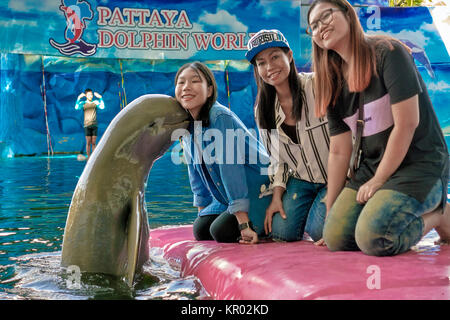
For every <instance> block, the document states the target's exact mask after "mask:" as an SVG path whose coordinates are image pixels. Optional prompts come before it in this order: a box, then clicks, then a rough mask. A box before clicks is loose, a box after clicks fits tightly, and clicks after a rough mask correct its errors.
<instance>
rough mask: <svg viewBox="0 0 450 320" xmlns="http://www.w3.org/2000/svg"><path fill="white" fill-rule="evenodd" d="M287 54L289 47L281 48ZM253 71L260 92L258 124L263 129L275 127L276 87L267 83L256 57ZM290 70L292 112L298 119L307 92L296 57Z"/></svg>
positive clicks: (256, 103)
mask: <svg viewBox="0 0 450 320" xmlns="http://www.w3.org/2000/svg"><path fill="white" fill-rule="evenodd" d="M280 49H281V50H283V52H284V53H285V54H288V52H289V50H290V49H289V48H280ZM252 64H253V72H254V75H255V80H256V84H257V86H258V93H257V95H256V101H255V108H256V107H258V119H259V123H258V126H259V127H260V128H261V129H266V130H270V129H275V108H274V104H275V96H276V90H275V87H274V86H272V85H270V84H267V83H265V82H264V80H263V79H262V78H261V76H260V75H259V73H258V67H257V66H256V62H255V59H253V61H252ZM290 69H291V70H290V71H289V76H288V79H289V89H290V90H291V95H292V114H293V116H294V118H295V120H296V121H299V120H300V119H301V115H302V108H303V104H304V103H305V101H306V100H305V93H304V90H303V88H302V86H301V83H300V79H299V77H298V71H297V67H296V66H295V62H294V59H292V61H291V63H290Z"/></svg>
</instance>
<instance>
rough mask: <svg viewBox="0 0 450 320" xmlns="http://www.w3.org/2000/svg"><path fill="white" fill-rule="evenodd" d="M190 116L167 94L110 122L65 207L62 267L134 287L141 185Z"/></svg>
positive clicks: (141, 226) (139, 256) (142, 252)
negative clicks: (174, 133) (106, 275)
mask: <svg viewBox="0 0 450 320" xmlns="http://www.w3.org/2000/svg"><path fill="white" fill-rule="evenodd" d="M188 119H189V118H188V113H187V112H186V111H185V109H183V108H182V107H181V106H180V105H179V104H178V102H177V101H176V100H175V99H174V98H172V97H169V96H166V95H157V94H149V95H144V96H141V97H139V98H137V99H136V100H134V101H132V102H131V103H130V104H128V105H127V106H126V107H125V108H124V109H122V110H121V111H120V112H119V113H118V114H117V115H116V116H115V118H114V119H113V120H112V121H111V123H110V124H109V126H108V128H107V129H106V131H105V133H104V134H103V137H102V139H101V140H100V142H99V144H98V145H97V147H96V148H95V150H94V152H93V153H92V155H91V157H90V158H89V159H88V161H87V163H86V166H85V168H84V170H83V173H82V174H81V176H80V178H79V180H78V184H77V186H76V187H75V191H74V194H73V196H72V202H71V204H70V207H69V213H68V216H67V221H66V227H65V230H64V238H63V245H62V256H61V266H62V267H66V268H68V267H71V266H76V267H78V268H79V270H80V271H81V272H89V273H104V274H109V275H114V276H118V277H120V278H121V279H125V281H126V282H127V283H128V285H129V286H130V287H131V286H132V285H133V281H134V277H135V274H136V273H138V272H139V271H140V270H141V268H142V266H143V264H144V263H145V262H146V261H147V260H148V259H149V247H148V240H149V226H148V218H147V211H146V208H145V199H144V194H145V186H146V183H147V179H148V176H149V173H150V170H151V168H152V165H153V163H154V162H155V161H156V160H157V159H158V158H160V157H161V156H162V155H163V154H164V152H165V151H167V149H168V148H169V147H170V146H171V145H172V143H173V141H174V140H176V139H174V140H173V139H172V132H173V131H175V130H176V129H186V128H187V126H188V123H189V121H188Z"/></svg>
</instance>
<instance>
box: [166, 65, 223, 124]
mask: <svg viewBox="0 0 450 320" xmlns="http://www.w3.org/2000/svg"><path fill="white" fill-rule="evenodd" d="M187 68H191V69H193V70H195V72H197V74H199V72H200V73H201V74H202V75H203V76H204V77H205V79H206V82H207V84H208V86H212V94H211V96H210V97H208V99H207V100H206V102H205V104H204V105H203V107H202V109H201V110H200V113H199V115H198V117H199V119H198V120H200V121H201V122H202V126H203V127H209V111H210V110H211V107H212V106H213V104H214V103H215V102H216V100H217V83H216V78H214V74H213V73H212V72H211V70H210V69H209V68H208V67H207V66H206V65H205V64H203V63H201V62H200V61H194V62H188V63H186V64H184V65H182V66H181V68H180V69H178V71H177V74H176V75H175V85H176V84H177V82H178V78H179V76H180V74H181V73H182V72H183V71H184V70H185V69H187ZM189 115H190V114H189ZM190 119H191V121H194V119H193V118H192V117H190Z"/></svg>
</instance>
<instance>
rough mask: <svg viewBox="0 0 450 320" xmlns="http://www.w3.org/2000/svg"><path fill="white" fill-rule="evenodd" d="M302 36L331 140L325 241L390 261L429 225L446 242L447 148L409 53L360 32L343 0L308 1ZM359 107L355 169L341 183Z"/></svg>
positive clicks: (449, 220) (449, 234) (449, 219)
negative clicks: (359, 136)
mask: <svg viewBox="0 0 450 320" xmlns="http://www.w3.org/2000/svg"><path fill="white" fill-rule="evenodd" d="M307 32H308V33H309V34H310V35H311V37H312V43H313V67H314V71H315V76H316V78H315V94H316V112H317V114H318V115H324V114H327V116H328V121H329V122H328V124H329V129H330V135H331V144H330V158H329V164H328V172H329V179H328V194H327V212H328V215H327V218H326V221H325V227H324V231H323V239H324V241H325V244H326V245H327V246H328V248H329V249H330V250H332V251H336V250H361V251H363V252H364V253H366V254H368V255H376V256H390V255H395V254H399V253H402V252H405V251H407V250H409V248H410V247H411V246H413V245H415V244H416V243H417V242H418V241H419V240H420V239H421V237H422V236H423V235H425V234H426V233H428V232H429V231H430V230H431V229H432V228H436V230H437V231H438V233H439V234H440V236H441V239H442V240H444V241H448V240H449V239H450V210H448V209H449V205H448V204H447V183H448V174H449V172H448V171H449V155H448V150H447V146H446V143H445V140H444V137H443V134H442V130H441V128H440V126H439V122H438V120H437V117H436V114H435V113H434V110H433V106H432V105H431V101H430V97H429V96H428V93H427V89H426V86H425V84H424V82H423V80H422V77H421V76H420V74H419V72H418V71H417V68H416V66H415V64H414V61H413V57H412V56H411V54H410V52H409V50H408V48H407V47H405V46H404V45H403V44H402V43H400V42H399V41H398V40H395V39H393V38H390V37H385V36H384V37H383V36H368V35H366V34H365V33H364V31H363V29H362V27H361V24H360V22H359V20H358V17H357V15H356V12H355V10H354V9H353V7H352V6H351V5H350V4H349V3H348V2H347V1H345V0H317V1H315V2H314V3H313V4H312V5H311V7H310V9H309V11H308V29H307ZM361 98H362V99H361ZM360 99H361V103H360ZM360 108H363V110H364V122H365V124H364V128H363V132H362V140H361V160H360V166H359V168H358V169H357V170H356V171H355V174H354V176H353V177H352V178H351V179H350V180H349V181H346V178H347V171H348V169H349V160H350V157H351V153H352V131H353V132H355V128H356V123H357V119H358V114H359V109H360Z"/></svg>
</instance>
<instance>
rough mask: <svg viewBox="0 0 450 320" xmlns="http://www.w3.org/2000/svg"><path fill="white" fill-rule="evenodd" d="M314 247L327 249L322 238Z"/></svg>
mask: <svg viewBox="0 0 450 320" xmlns="http://www.w3.org/2000/svg"><path fill="white" fill-rule="evenodd" d="M314 245H315V246H318V247H326V245H327V244H326V243H325V240H323V238H321V239H320V240H317V241H316V242H314Z"/></svg>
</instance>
